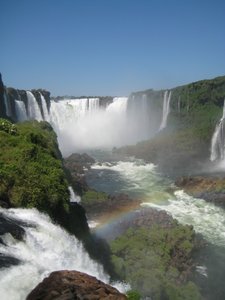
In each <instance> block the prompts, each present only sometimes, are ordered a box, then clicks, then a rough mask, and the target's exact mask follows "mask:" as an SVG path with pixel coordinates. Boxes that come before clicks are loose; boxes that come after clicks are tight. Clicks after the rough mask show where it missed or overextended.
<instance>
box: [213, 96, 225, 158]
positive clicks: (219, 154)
mask: <svg viewBox="0 0 225 300" xmlns="http://www.w3.org/2000/svg"><path fill="white" fill-rule="evenodd" d="M224 125H225V100H224V105H223V115H222V118H221V119H220V121H219V123H218V124H217V125H216V128H215V131H214V133H213V136H212V141H211V155H210V160H211V161H215V160H217V159H219V160H224V158H225V134H224Z"/></svg>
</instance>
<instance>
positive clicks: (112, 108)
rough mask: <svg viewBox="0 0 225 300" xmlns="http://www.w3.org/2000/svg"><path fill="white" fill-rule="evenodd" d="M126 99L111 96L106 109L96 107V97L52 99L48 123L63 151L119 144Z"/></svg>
mask: <svg viewBox="0 0 225 300" xmlns="http://www.w3.org/2000/svg"><path fill="white" fill-rule="evenodd" d="M126 101H127V98H125V97H117V98H114V100H113V103H111V104H109V106H108V107H107V108H106V109H105V108H102V107H100V106H99V99H98V98H89V99H88V98H84V99H67V100H66V99H65V100H61V101H58V102H56V101H52V102H51V117H50V123H51V124H52V125H53V127H54V129H55V130H56V132H57V134H58V139H59V145H60V149H61V151H62V152H63V154H64V155H68V154H70V153H72V152H73V151H74V149H76V150H77V151H78V150H80V149H89V148H105V147H113V146H117V145H119V144H121V142H122V141H123V140H124V139H125V137H126V135H125V130H126V126H125V122H126V121H125V120H126V118H125V117H126Z"/></svg>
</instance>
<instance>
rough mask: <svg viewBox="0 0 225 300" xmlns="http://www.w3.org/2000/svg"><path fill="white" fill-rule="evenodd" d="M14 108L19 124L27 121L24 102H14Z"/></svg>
mask: <svg viewBox="0 0 225 300" xmlns="http://www.w3.org/2000/svg"><path fill="white" fill-rule="evenodd" d="M15 108H16V117H17V120H18V121H20V122H22V121H25V120H27V112H26V107H25V104H24V102H23V101H20V100H15Z"/></svg>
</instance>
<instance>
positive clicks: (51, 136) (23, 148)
mask: <svg viewBox="0 0 225 300" xmlns="http://www.w3.org/2000/svg"><path fill="white" fill-rule="evenodd" d="M0 199H1V201H3V202H4V203H7V205H8V206H10V207H27V208H31V207H36V208H37V209H39V210H40V211H44V212H47V213H48V214H49V215H50V216H52V217H54V216H55V215H56V214H58V213H59V211H61V210H62V211H65V212H68V211H69V192H68V184H67V181H66V178H65V174H64V172H63V169H62V163H61V159H60V152H59V150H58V145H57V139H56V135H55V133H54V131H53V130H52V128H51V126H50V125H49V124H48V123H46V122H40V123H39V122H37V121H32V122H24V123H21V124H17V125H14V124H12V123H10V122H9V121H6V120H3V119H0Z"/></svg>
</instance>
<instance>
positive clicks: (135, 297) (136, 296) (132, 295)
mask: <svg viewBox="0 0 225 300" xmlns="http://www.w3.org/2000/svg"><path fill="white" fill-rule="evenodd" d="M126 295H127V297H128V300H141V295H140V293H139V292H138V291H134V290H130V291H128V292H127V293H126Z"/></svg>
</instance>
